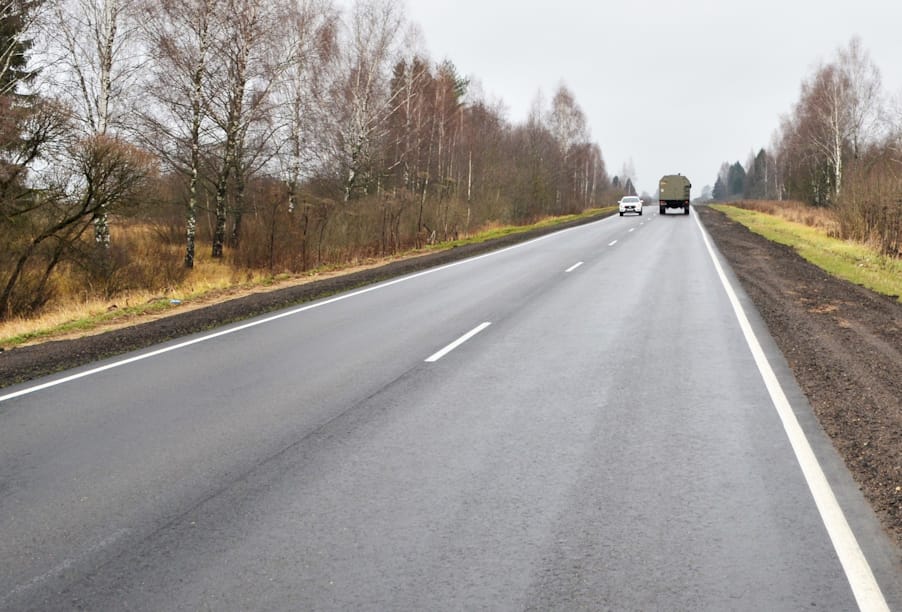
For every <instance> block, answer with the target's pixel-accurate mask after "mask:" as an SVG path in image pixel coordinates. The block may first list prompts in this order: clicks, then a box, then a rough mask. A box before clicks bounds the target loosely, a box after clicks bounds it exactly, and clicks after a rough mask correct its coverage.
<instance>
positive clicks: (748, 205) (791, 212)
mask: <svg viewBox="0 0 902 612" xmlns="http://www.w3.org/2000/svg"><path fill="white" fill-rule="evenodd" d="M732 205H733V206H736V207H737V208H744V209H746V210H754V211H756V212H761V213H765V214H768V215H773V216H775V217H779V218H781V219H784V220H786V221H792V222H793V223H800V224H802V225H807V226H808V227H814V228H817V229H821V230H824V231H825V232H826V233H827V235H828V236H833V237H837V236H839V219H837V217H836V213H835V212H833V211H832V210H829V209H827V208H818V207H815V206H811V205H809V204H805V203H804V202H797V201H794V200H784V201H776V200H743V201H741V202H736V203H734V204H732Z"/></svg>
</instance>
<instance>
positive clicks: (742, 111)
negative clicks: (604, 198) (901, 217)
mask: <svg viewBox="0 0 902 612" xmlns="http://www.w3.org/2000/svg"><path fill="white" fill-rule="evenodd" d="M406 3H407V9H408V10H407V14H408V16H409V18H410V20H411V21H413V22H415V23H417V24H419V27H420V30H421V33H422V36H423V39H424V41H423V42H424V43H425V46H426V48H427V49H428V51H429V54H430V56H431V57H432V59H433V60H434V61H441V60H443V59H450V60H451V61H453V62H454V63H455V65H456V66H457V68H458V70H459V71H460V73H461V74H463V75H467V76H470V77H475V78H476V79H477V80H478V81H479V82H480V83H481V85H482V89H483V91H484V92H485V95H486V97H487V98H488V99H489V100H490V101H492V100H497V99H501V100H503V102H504V103H505V105H506V107H507V109H508V118H509V119H510V120H511V121H515V122H520V121H523V120H525V118H526V116H527V114H528V112H529V108H530V105H531V104H532V101H533V99H534V98H535V96H536V92H537V91H539V90H541V91H542V94H543V96H544V98H545V103H546V104H548V103H549V102H550V99H551V97H552V96H553V94H554V91H555V90H556V89H557V87H558V85H559V84H560V83H564V84H565V85H567V87H569V88H570V89H571V90H572V91H573V93H574V94H575V96H576V100H577V102H578V103H579V105H580V106H581V107H582V109H583V111H584V112H585V114H586V117H587V119H588V122H589V126H590V128H591V130H592V138H593V140H594V141H595V142H597V143H598V144H599V145H600V146H601V150H602V153H603V155H604V159H605V162H606V164H607V168H608V173H609V174H610V175H611V176H614V175H616V174H619V173H620V171H621V169H622V167H623V164H624V163H625V162H628V161H629V160H632V162H633V165H634V167H635V172H636V178H637V184H638V188H639V189H640V191H642V190H644V191H647V192H648V193H650V194H653V193H654V191H655V189H656V187H657V180H658V178H660V176H661V175H663V174H671V173H676V172H680V173H682V174H685V175H687V176H688V177H689V178H690V179H691V180H692V184H693V189H692V195H693V197H696V196H698V195H699V194H700V193H701V189H702V187H703V186H704V185H706V184H708V185H713V184H714V180H715V179H716V176H717V170H718V168H719V166H720V164H721V162H724V161H731V162H733V161H737V160H739V161H740V162H742V163H743V164H745V162H746V159H747V157H748V154H749V152H750V151H752V150H753V149H754V150H755V151H757V150H758V149H760V148H761V147H767V146H768V145H769V144H770V141H771V137H772V135H773V133H774V131H775V130H776V128H777V127H778V125H779V119H780V115H782V114H786V113H788V112H789V111H790V110H791V109H792V106H793V104H794V103H795V102H796V101H797V100H798V96H799V88H800V85H801V82H802V80H803V79H806V78H808V77H809V76H811V74H812V72H813V71H814V69H815V68H816V66H817V65H818V63H820V62H825V61H830V60H832V58H833V56H834V54H835V51H836V49H837V48H838V47H840V46H845V45H847V44H848V42H849V40H850V39H851V38H852V37H853V36H856V35H857V36H859V37H860V38H861V41H862V45H863V47H864V49H865V50H866V51H868V52H869V54H870V56H871V58H872V60H873V61H874V62H875V63H876V64H877V66H878V67H879V68H880V71H881V75H882V77H883V84H884V90H885V91H886V93H887V94H890V95H898V94H899V93H900V91H902V33H900V32H902V0H745V1H743V2H735V1H721V0H683V1H682V2H675V1H671V0H618V1H616V2H615V1H611V0H602V1H597V2H591V1H586V0H554V1H552V2H536V1H535V0H523V1H521V2H513V1H501V0H406Z"/></svg>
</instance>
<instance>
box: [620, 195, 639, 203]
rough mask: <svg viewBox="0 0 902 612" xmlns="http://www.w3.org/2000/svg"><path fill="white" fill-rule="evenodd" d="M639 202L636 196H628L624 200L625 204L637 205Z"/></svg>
mask: <svg viewBox="0 0 902 612" xmlns="http://www.w3.org/2000/svg"><path fill="white" fill-rule="evenodd" d="M638 201H639V198H637V197H636V196H627V197H625V198H623V202H624V204H635V203H636V202H638Z"/></svg>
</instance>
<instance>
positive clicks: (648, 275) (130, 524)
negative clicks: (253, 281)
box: [0, 209, 902, 610]
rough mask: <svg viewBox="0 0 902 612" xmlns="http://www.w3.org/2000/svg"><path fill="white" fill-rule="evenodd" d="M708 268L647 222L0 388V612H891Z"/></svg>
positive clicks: (847, 507)
mask: <svg viewBox="0 0 902 612" xmlns="http://www.w3.org/2000/svg"><path fill="white" fill-rule="evenodd" d="M715 261H717V258H716V256H712V253H711V251H710V250H709V247H708V245H707V244H706V240H705V237H704V232H703V231H702V229H701V228H700V226H699V224H698V223H697V222H696V219H695V215H694V214H693V215H690V216H683V215H678V214H668V215H664V216H661V215H658V214H657V213H656V211H653V210H650V209H646V213H645V215H644V216H642V217H622V218H621V217H611V218H608V219H605V220H603V221H600V222H598V223H593V224H590V225H587V226H582V227H578V228H574V229H570V230H567V231H564V232H560V233H556V234H553V235H550V236H547V237H545V238H542V239H539V240H535V241H532V242H529V243H525V244H522V245H518V246H516V247H514V248H509V249H506V250H504V251H499V252H495V253H492V254H489V255H486V256H482V257H478V258H475V259H471V260H467V261H464V262H460V263H456V264H452V265H449V266H445V267H443V268H439V269H434V270H430V271H428V272H425V273H420V274H417V275H413V276H409V277H404V278H401V279H398V280H396V281H392V282H388V283H383V284H380V285H375V286H372V287H369V288H366V289H364V290H361V291H357V292H353V293H349V294H343V295H340V296H335V297H334V298H332V299H329V300H323V301H320V302H316V303H313V304H310V305H306V306H304V307H301V308H297V309H294V310H291V311H284V312H280V313H277V314H276V315H275V316H273V315H270V316H268V317H263V318H259V319H255V320H253V321H251V322H249V323H246V324H241V325H235V326H231V327H228V328H224V329H222V330H217V331H216V332H215V333H212V334H207V335H198V336H193V337H190V338H187V339H184V340H182V341H179V342H173V343H170V344H167V345H162V346H160V347H154V348H152V349H149V350H147V351H142V352H138V353H134V354H130V355H126V356H124V357H122V358H119V359H117V360H110V361H108V362H101V363H98V364H94V365H92V366H88V367H86V368H82V369H79V370H73V371H70V372H65V373H62V374H60V375H57V376H54V377H50V378H47V379H42V380H38V381H33V382H32V383H29V384H28V385H20V386H15V387H10V388H8V389H4V390H3V391H0V609H3V610H28V609H39V610H55V609H87V610H203V609H216V610H247V609H255V610H256V609H260V610H320V609H326V610H328V609H334V610H347V609H374V610H378V609H381V610H448V609H458V610H462V609H493V610H522V609H537V610H548V609H559V610H574V609H590V610H604V609H611V610H800V609H820V610H852V609H857V608H859V607H861V608H862V609H868V610H871V609H874V610H880V609H900V610H902V596H900V583H902V574H900V572H899V564H898V559H899V551H898V550H896V549H895V548H894V547H893V545H892V544H891V543H890V541H889V539H888V538H887V537H886V536H885V535H884V534H883V533H882V532H881V531H880V528H879V526H877V523H876V520H875V518H874V516H873V515H872V513H871V511H870V510H869V509H868V508H867V506H866V505H865V504H864V502H863V501H862V499H861V497H860V495H859V494H858V492H857V490H856V489H855V487H854V485H853V484H852V482H851V479H850V478H849V476H848V473H847V472H846V471H845V469H844V467H843V466H842V465H841V464H840V462H839V460H838V459H837V458H836V455H835V453H833V451H832V449H831V448H830V446H829V442H827V441H826V440H825V438H824V437H823V435H822V434H821V433H820V432H819V430H818V428H817V426H816V424H815V422H814V419H813V417H812V416H811V412H810V408H808V406H807V404H806V402H805V400H804V398H803V397H802V396H801V394H800V393H799V391H798V389H797V387H796V386H795V384H794V382H793V380H792V378H791V376H790V375H789V374H788V372H787V369H786V367H785V364H784V363H783V362H782V358H781V357H780V355H779V354H778V353H777V351H776V349H775V348H773V345H772V342H771V341H770V339H769V337H768V336H767V334H766V332H765V331H763V330H762V329H761V326H760V324H759V322H758V319H757V317H756V315H755V313H754V312H751V310H750V308H749V306H748V304H747V300H746V299H745V298H744V296H743V294H742V293H741V292H739V293H738V295H734V296H732V297H731V295H730V290H729V289H727V288H726V287H727V286H725V285H724V282H723V281H722V275H721V274H720V273H719V272H718V270H717V266H716V264H715ZM723 278H724V279H725V280H726V281H727V282H728V283H729V281H730V279H731V275H730V273H729V271H728V270H727V271H726V273H725V274H724V275H723ZM742 307H744V308H745V310H746V311H747V312H748V318H749V320H750V323H749V324H748V325H745V324H744V323H742V321H743V319H744V315H743V314H739V315H737V310H736V309H737V308H740V311H739V312H740V313H741V312H742V310H741V308H742ZM750 334H752V335H753V337H754V338H757V341H756V340H754V339H753V340H751V341H750V340H749V339H748V338H749V336H750ZM756 342H760V346H758V348H757V349H756V348H755V346H756ZM123 360H129V361H125V362H124V361H123ZM762 360H763V362H764V363H765V365H764V366H763V369H762V365H761V364H762ZM767 364H769V365H767ZM768 372H770V373H768ZM781 398H782V399H781ZM781 403H786V404H787V406H784V407H782V408H781ZM793 423H795V425H793ZM800 432H801V433H800ZM799 438H801V440H800V439H799ZM805 449H808V450H805ZM812 462H813V465H812ZM831 500H832V501H831Z"/></svg>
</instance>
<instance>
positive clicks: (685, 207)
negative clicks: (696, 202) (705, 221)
mask: <svg viewBox="0 0 902 612" xmlns="http://www.w3.org/2000/svg"><path fill="white" fill-rule="evenodd" d="M683 214H684V215H688V214H689V207H688V206H684V207H683Z"/></svg>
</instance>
